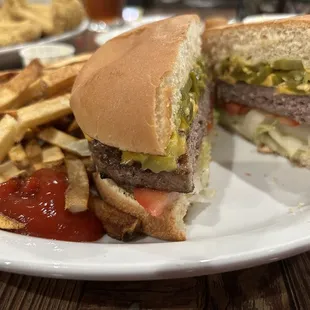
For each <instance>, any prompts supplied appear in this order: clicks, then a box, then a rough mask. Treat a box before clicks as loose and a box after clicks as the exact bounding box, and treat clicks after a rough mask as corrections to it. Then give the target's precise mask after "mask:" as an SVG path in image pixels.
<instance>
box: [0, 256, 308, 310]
mask: <svg viewBox="0 0 310 310" xmlns="http://www.w3.org/2000/svg"><path fill="white" fill-rule="evenodd" d="M0 309H1V310H6V309H8V310H11V309H12V310H15V309H21V310H28V309H29V310H43V309H44V310H54V309H55V310H56V309H70V310H73V309H76V310H92V309H94V310H97V309H132V310H134V309H212V310H213V309H214V310H221V309H227V310H232V309H234V310H235V309H236V310H238V309H245V310H247V309H249V310H250V309H251V310H254V309H255V310H256V309H257V310H260V309H268V310H278V309H279V310H286V309H289V310H290V309H305V310H307V309H310V253H306V254H302V255H299V256H296V257H293V258H289V259H286V260H283V261H279V262H275V263H271V264H268V265H263V266H259V267H256V268H250V269H244V270H240V271H234V272H227V273H223V274H215V275H210V276H206V277H197V278H188V279H177V280H163V281H151V282H147V281H142V282H95V281H73V280H55V279H46V278H39V277H29V276H22V275H16V274H10V273H5V272H2V273H0Z"/></svg>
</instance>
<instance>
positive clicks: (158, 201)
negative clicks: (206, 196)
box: [71, 15, 212, 240]
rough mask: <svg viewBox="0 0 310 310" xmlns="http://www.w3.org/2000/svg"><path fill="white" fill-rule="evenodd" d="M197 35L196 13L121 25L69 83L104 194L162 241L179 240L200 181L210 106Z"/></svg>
mask: <svg viewBox="0 0 310 310" xmlns="http://www.w3.org/2000/svg"><path fill="white" fill-rule="evenodd" d="M201 34H202V25H201V22H200V19H199V17H198V16H196V15H184V16H178V17H173V18H169V19H165V20H162V21H159V22H155V23H152V24H148V25H144V26H142V27H139V28H136V29H134V30H132V31H129V32H127V33H125V34H122V35H120V36H118V37H116V38H114V39H112V40H110V41H108V42H107V43H106V44H105V45H103V46H102V47H101V48H99V49H98V50H97V51H96V53H95V54H94V55H93V56H92V57H91V58H90V60H89V61H88V62H87V63H86V65H85V66H84V68H83V69H82V71H81V72H80V74H79V76H78V77H77V79H76V81H75V84H74V87H73V90H72V99H71V107H72V110H73V113H74V115H75V118H76V120H77V122H78V124H79V126H80V127H81V129H82V130H83V132H84V133H85V135H87V137H88V138H89V145H90V149H91V152H92V156H93V160H94V163H95V165H96V170H97V174H96V175H95V181H96V184H97V188H98V190H99V192H100V193H101V196H102V198H103V199H104V200H106V202H107V203H108V204H110V205H113V206H114V207H115V208H118V209H119V210H121V211H123V212H125V213H129V214H132V215H134V216H135V217H137V218H139V219H140V220H141V222H142V230H143V232H144V233H146V234H148V235H151V236H154V237H158V238H161V239H166V240H185V239H186V231H185V225H184V221H183V218H184V216H185V214H186V212H187V209H188V207H189V205H190V199H189V198H192V197H193V195H194V194H197V193H198V191H199V193H201V190H202V188H203V187H204V186H206V184H207V180H206V178H207V177H206V176H207V175H208V165H209V159H210V154H209V152H210V146H209V141H208V138H207V132H208V127H209V129H210V128H211V126H212V113H211V111H210V103H209V96H210V95H209V91H208V87H207V83H208V78H207V75H206V71H205V65H204V61H203V58H202V57H201ZM198 167H199V168H200V172H199V173H198V172H197V168H198ZM202 175H203V177H201V176H202ZM201 180H203V186H202V185H201V182H199V181H201ZM195 186H196V189H195ZM120 221H121V219H120Z"/></svg>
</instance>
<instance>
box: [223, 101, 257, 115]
mask: <svg viewBox="0 0 310 310" xmlns="http://www.w3.org/2000/svg"><path fill="white" fill-rule="evenodd" d="M224 107H225V110H226V111H227V113H228V114H230V115H243V114H247V113H248V112H249V111H250V110H251V108H249V107H247V106H245V105H242V104H239V103H235V102H227V103H225V104H224Z"/></svg>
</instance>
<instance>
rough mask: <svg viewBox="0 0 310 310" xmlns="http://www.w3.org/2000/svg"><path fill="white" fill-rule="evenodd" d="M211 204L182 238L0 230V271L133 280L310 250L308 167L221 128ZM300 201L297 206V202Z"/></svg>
mask: <svg viewBox="0 0 310 310" xmlns="http://www.w3.org/2000/svg"><path fill="white" fill-rule="evenodd" d="M217 141H218V142H217V144H216V146H215V148H214V152H213V158H214V162H213V163H212V165H211V187H212V188H214V189H215V190H216V196H215V198H213V200H212V203H211V204H210V205H208V206H207V205H196V206H193V207H192V208H191V209H190V211H189V214H188V216H187V224H188V225H189V227H188V241H185V242H163V241H158V240H155V239H152V238H141V239H140V240H137V241H135V242H132V243H127V244H125V243H120V242H117V241H115V240H112V239H109V238H106V237H105V238H103V240H101V241H100V242H97V243H70V242H59V241H52V240H45V239H39V238H32V237H26V236H20V235H17V234H14V233H9V232H4V231H0V248H1V251H0V269H1V270H4V271H10V272H16V273H24V274H29V275H38V276H48V277H58V278H61V277H64V278H74V279H93V280H139V279H147V280H148V279H160V278H174V277H175V278H177V277H190V276H197V275H204V274H210V273H217V272H223V271H228V270H234V269H240V268H245V267H250V266H254V265H258V264H263V263H268V262H271V261H274V260H278V259H281V258H285V257H288V256H292V255H294V254H297V253H300V252H303V251H306V250H308V249H310V246H309V245H310V209H309V203H310V193H309V192H307V189H308V187H309V185H308V184H309V171H308V170H305V169H301V168H297V167H292V166H291V165H290V164H289V163H288V162H287V161H286V160H285V159H283V158H280V157H275V156H271V155H261V154H258V153H257V152H256V150H255V148H254V147H253V145H251V144H250V143H248V142H246V141H244V140H243V139H241V138H239V137H237V136H234V135H232V134H230V133H227V132H225V131H223V130H219V136H218V139H217ZM300 203H304V204H305V205H304V206H303V207H300V206H299V207H298V205H299V204H300Z"/></svg>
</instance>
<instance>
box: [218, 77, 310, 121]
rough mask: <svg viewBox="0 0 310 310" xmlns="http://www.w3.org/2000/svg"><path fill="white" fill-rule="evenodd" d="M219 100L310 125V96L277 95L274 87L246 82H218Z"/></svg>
mask: <svg viewBox="0 0 310 310" xmlns="http://www.w3.org/2000/svg"><path fill="white" fill-rule="evenodd" d="M217 100H218V103H220V102H221V101H222V102H235V103H239V104H244V105H246V106H249V107H252V108H257V109H261V110H264V111H266V112H269V113H272V114H276V115H280V116H286V117H289V118H291V119H293V120H295V121H297V122H299V123H310V96H308V95H293V94H292V95H289V94H281V93H277V92H276V90H275V89H274V88H273V87H266V86H260V85H250V84H246V83H244V82H237V83H236V84H229V83H227V82H224V81H222V80H218V81H217Z"/></svg>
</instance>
